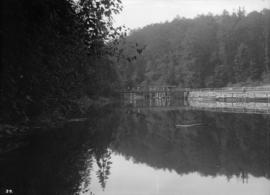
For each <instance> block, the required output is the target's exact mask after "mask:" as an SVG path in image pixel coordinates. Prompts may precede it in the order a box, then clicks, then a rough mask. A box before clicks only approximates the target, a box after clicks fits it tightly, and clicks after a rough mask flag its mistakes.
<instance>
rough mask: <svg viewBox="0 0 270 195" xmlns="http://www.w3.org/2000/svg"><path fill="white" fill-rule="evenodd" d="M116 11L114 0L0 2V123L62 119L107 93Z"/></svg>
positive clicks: (113, 82) (110, 85)
mask: <svg viewBox="0 0 270 195" xmlns="http://www.w3.org/2000/svg"><path fill="white" fill-rule="evenodd" d="M121 9H122V7H121V1H120V0H101V1H96V0H79V1H72V0H3V1H1V64H2V65H1V99H0V102H1V116H0V122H1V123H7V122H9V123H13V122H20V123H21V122H22V123H25V122H28V121H33V120H35V119H39V120H41V119H42V120H44V119H45V118H46V117H47V116H50V117H52V118H57V117H59V116H61V117H63V116H66V115H69V114H72V113H73V112H74V111H78V110H79V105H80V104H83V103H85V102H87V101H85V100H89V99H90V98H91V99H95V98H98V97H100V96H109V95H111V94H112V92H113V88H114V87H115V85H116V83H117V76H116V71H115V69H114V68H113V62H112V60H111V59H110V55H111V54H112V53H113V50H112V48H113V46H114V38H117V37H119V36H120V31H119V29H118V28H113V27H112V16H113V14H117V13H118V12H119V11H120V10H121ZM108 43H110V44H108ZM88 102H89V101H88Z"/></svg>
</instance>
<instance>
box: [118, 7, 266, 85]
mask: <svg viewBox="0 0 270 195" xmlns="http://www.w3.org/2000/svg"><path fill="white" fill-rule="evenodd" d="M269 33H270V10H269V9H264V10H262V11H261V12H257V11H254V12H251V13H248V14H246V12H245V10H244V9H240V8H239V10H238V11H236V12H235V13H231V14H230V13H228V12H227V11H224V12H223V14H221V15H211V14H208V15H199V16H197V17H196V18H194V19H187V18H182V17H179V16H178V17H176V18H175V19H174V20H172V21H171V22H165V23H159V24H151V25H148V26H146V27H143V28H140V29H136V30H133V31H131V33H130V35H129V36H128V37H127V40H126V42H125V44H123V45H122V47H121V48H122V49H123V50H124V52H126V53H127V54H128V55H129V56H133V57H132V58H131V59H130V60H129V61H121V62H120V64H119V67H120V74H121V78H122V80H123V84H124V85H125V86H126V87H127V86H129V87H132V86H136V85H138V84H141V85H147V84H169V85H176V86H179V87H193V88H194V87H195V88H197V87H224V86H227V85H231V84H234V85H236V84H238V85H239V84H247V83H255V84H261V83H265V82H269V80H270V74H269V69H270V51H269V46H270V35H269ZM135 43H136V45H139V46H140V47H139V48H140V50H139V53H141V55H137V52H136V50H137V51H138V49H133V48H132V47H133V46H134V44H135ZM128 46H129V47H128Z"/></svg>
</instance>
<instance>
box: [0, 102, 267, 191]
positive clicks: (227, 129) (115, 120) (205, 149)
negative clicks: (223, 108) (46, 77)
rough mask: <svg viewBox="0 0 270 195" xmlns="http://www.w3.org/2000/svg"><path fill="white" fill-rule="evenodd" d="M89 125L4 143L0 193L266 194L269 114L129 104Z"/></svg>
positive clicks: (95, 113) (96, 115) (97, 115)
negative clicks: (142, 107) (144, 106)
mask: <svg viewBox="0 0 270 195" xmlns="http://www.w3.org/2000/svg"><path fill="white" fill-rule="evenodd" d="M164 106H165V107H166V105H163V107H164ZM87 118H88V120H86V121H77V122H76V121H74V122H70V123H67V124H65V125H64V126H63V127H61V128H57V129H46V130H43V131H41V132H38V133H34V134H33V135H31V136H30V137H27V138H24V139H20V140H9V141H5V142H2V143H1V144H0V147H1V154H0V187H1V188H0V190H1V191H0V194H1V193H2V194H8V193H10V194H29V195H34V194H42V195H43V194H44V195H45V194H46V195H50V194H60V195H62V194H63V195H68V194H92V195H93V194H95V195H181V194H183V195H197V194H198V195H199V194H200V195H201V194H202V195H212V194H213V195H228V194H230V195H234V194H235V195H242V194H243V195H269V194H270V115H268V114H246V113H222V112H210V111H199V110H194V109H193V110H188V109H180V108H179V107H175V109H173V108H170V109H156V107H155V109H151V108H149V109H145V108H144V109H138V108H137V107H134V105H129V106H120V107H119V106H107V107H104V108H102V109H93V110H92V111H91V113H89V115H88V116H87ZM9 148H12V150H11V149H9Z"/></svg>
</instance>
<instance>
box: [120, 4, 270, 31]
mask: <svg viewBox="0 0 270 195" xmlns="http://www.w3.org/2000/svg"><path fill="white" fill-rule="evenodd" d="M122 2H123V6H124V8H123V11H122V12H121V13H120V14H119V15H117V16H115V25H117V26H118V25H126V27H129V28H131V29H133V28H138V27H143V26H145V25H148V24H151V23H159V22H165V21H171V20H172V19H173V18H175V16H176V15H179V16H181V17H186V18H193V17H195V16H197V15H198V14H207V13H209V12H211V13H213V14H221V13H222V12H223V10H224V9H226V10H227V11H229V12H230V13H231V12H232V11H234V10H237V9H238V7H244V8H245V10H246V11H247V13H249V12H251V11H254V10H257V11H261V10H262V9H263V8H270V0H122Z"/></svg>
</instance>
